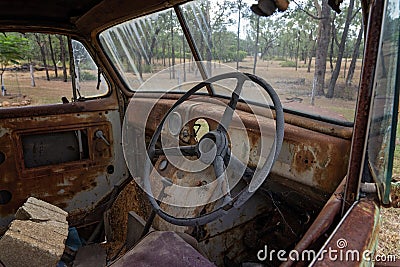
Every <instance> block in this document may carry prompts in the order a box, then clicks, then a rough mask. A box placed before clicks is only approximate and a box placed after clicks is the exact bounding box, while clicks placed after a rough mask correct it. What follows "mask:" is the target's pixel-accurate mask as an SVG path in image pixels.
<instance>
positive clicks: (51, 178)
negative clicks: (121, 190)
mask: <svg viewBox="0 0 400 267" xmlns="http://www.w3.org/2000/svg"><path fill="white" fill-rule="evenodd" d="M98 102H100V103H94V102H92V103H90V101H89V102H87V103H79V105H78V106H81V107H83V106H84V107H85V108H81V110H84V111H82V112H76V111H73V110H75V109H76V104H78V103H70V104H60V105H52V106H50V107H47V113H48V115H42V114H41V115H36V114H35V113H36V111H38V113H42V112H41V111H43V107H28V108H23V109H24V111H25V112H24V115H23V116H21V111H22V110H21V109H8V110H1V112H0V114H1V113H3V114H4V113H5V112H4V111H7V113H8V114H7V115H6V114H4V115H6V116H1V115H0V116H1V118H2V119H1V120H0V122H1V124H0V125H1V126H0V152H1V153H2V154H4V161H3V162H2V163H0V173H1V179H0V191H1V192H3V193H1V192H0V198H2V199H4V201H0V203H3V204H0V225H1V226H3V227H4V226H6V225H7V224H8V223H9V221H10V220H11V219H12V216H13V214H14V213H15V212H16V210H17V209H18V207H19V206H20V205H22V204H23V202H24V201H25V200H26V199H27V198H28V197H29V196H34V197H37V198H40V199H43V200H45V201H48V202H50V203H52V204H55V205H57V206H59V207H61V208H63V209H65V210H66V211H68V212H69V213H70V217H69V221H70V224H72V225H74V224H78V223H82V219H83V218H84V217H85V214H86V213H87V212H88V211H91V210H93V209H94V208H95V207H96V206H97V205H98V204H99V203H100V202H101V201H102V200H103V199H104V198H105V197H106V196H107V195H108V194H109V193H110V192H111V191H112V189H113V187H114V185H115V184H118V183H119V182H121V181H123V180H125V178H126V177H127V176H128V172H127V169H126V167H125V161H124V159H123V155H122V148H121V116H120V113H119V111H118V109H117V107H118V106H117V102H116V101H115V104H112V102H114V101H110V100H107V99H104V100H98ZM101 102H103V105H101ZM65 105H70V107H66V106H65ZM60 110H62V111H63V112H62V113H63V114H59V113H60V112H59V111H60ZM68 110H71V112H66V111H68ZM13 111H15V113H13ZM10 114H14V115H16V116H11V115H10ZM18 115H20V116H18ZM7 117H8V118H7ZM99 133H102V135H100V134H99ZM102 136H103V138H102ZM10 196H11V198H10ZM5 200H9V202H8V203H6V202H7V201H5ZM86 223H89V222H86Z"/></svg>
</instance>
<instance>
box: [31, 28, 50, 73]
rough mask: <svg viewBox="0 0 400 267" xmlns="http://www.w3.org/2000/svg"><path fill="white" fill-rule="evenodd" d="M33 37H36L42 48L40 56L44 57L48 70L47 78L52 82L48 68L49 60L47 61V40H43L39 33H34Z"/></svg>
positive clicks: (44, 63)
mask: <svg viewBox="0 0 400 267" xmlns="http://www.w3.org/2000/svg"><path fill="white" fill-rule="evenodd" d="M33 35H34V36H35V39H36V42H37V44H38V46H39V48H40V54H41V56H42V61H43V65H44V69H45V70H46V78H47V80H48V81H50V76H49V68H48V66H47V60H46V40H45V39H43V40H42V39H41V35H40V34H39V33H34V34H33Z"/></svg>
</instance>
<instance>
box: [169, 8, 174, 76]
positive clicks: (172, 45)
mask: <svg viewBox="0 0 400 267" xmlns="http://www.w3.org/2000/svg"><path fill="white" fill-rule="evenodd" d="M170 14H171V21H170V22H171V56H172V79H175V45H174V25H173V23H172V22H173V17H172V14H173V13H172V10H171V13H170Z"/></svg>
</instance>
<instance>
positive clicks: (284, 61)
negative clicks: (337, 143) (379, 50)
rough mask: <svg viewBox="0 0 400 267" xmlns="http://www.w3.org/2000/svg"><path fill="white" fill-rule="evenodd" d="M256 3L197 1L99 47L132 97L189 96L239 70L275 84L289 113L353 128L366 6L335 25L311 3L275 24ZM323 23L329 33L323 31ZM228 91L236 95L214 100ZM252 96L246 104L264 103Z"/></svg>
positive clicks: (116, 31) (108, 36) (119, 32)
mask: <svg viewBox="0 0 400 267" xmlns="http://www.w3.org/2000/svg"><path fill="white" fill-rule="evenodd" d="M252 4H254V2H253V1H243V0H241V1H227V0H219V1H194V2H190V3H187V4H184V5H181V6H180V7H178V8H176V9H175V10H174V9H167V10H164V11H161V12H158V13H155V14H151V15H148V16H144V17H141V18H137V19H134V20H131V21H127V22H125V23H122V24H120V25H116V26H114V27H112V28H109V29H107V30H106V31H104V32H102V33H101V34H100V40H101V43H102V45H103V48H104V49H105V50H106V53H107V54H108V56H109V57H110V59H111V60H112V62H113V64H114V65H115V68H116V69H117V70H118V71H119V72H120V74H121V77H122V78H123V79H124V80H125V82H126V83H127V84H128V86H129V87H130V89H131V90H132V91H136V90H138V89H139V88H141V89H143V88H146V89H145V90H144V91H158V92H163V91H164V92H165V91H168V90H170V89H171V88H174V90H177V91H182V90H189V89H190V88H191V86H190V85H191V84H192V85H193V84H195V83H194V82H195V81H201V80H205V79H207V78H208V77H212V76H213V75H216V74H220V73H224V72H232V71H240V72H246V73H252V74H256V75H257V76H259V77H262V78H263V79H264V80H265V81H267V82H268V83H269V84H271V85H272V87H273V88H274V89H275V90H276V91H277V92H278V94H279V96H280V98H281V100H282V103H283V105H284V108H286V109H287V110H292V111H294V112H300V113H302V114H309V115H311V116H312V117H314V118H317V119H323V120H329V121H333V122H337V123H340V124H344V125H351V123H352V122H353V120H354V112H355V102H356V98H357V88H358V83H359V78H360V69H361V65H362V53H361V52H360V51H362V50H363V47H362V46H363V29H362V27H361V26H362V25H361V12H360V9H361V7H360V6H358V5H359V4H360V3H359V2H358V3H355V4H354V5H353V6H351V5H350V6H349V5H344V6H343V8H344V9H346V12H342V13H341V14H335V15H334V16H333V17H332V19H329V18H328V17H329V16H324V12H325V13H326V12H328V13H329V12H330V11H329V10H325V9H321V8H320V6H319V5H314V4H311V3H309V1H298V2H296V3H295V4H294V5H291V6H290V7H289V10H288V12H285V13H280V12H278V13H275V14H273V15H272V16H270V17H263V16H258V15H256V14H255V13H254V12H252V8H251V6H252ZM347 10H348V11H350V12H347ZM349 13H350V14H351V16H347V14H349ZM178 15H182V16H178ZM178 18H182V19H178ZM319 18H321V19H319ZM319 24H324V25H325V27H322V28H323V29H324V30H321V31H318V30H317V29H319V28H321V27H319ZM185 27H186V28H187V29H188V31H187V32H185V31H184V30H183V29H185ZM331 33H332V34H331ZM188 39H189V40H191V41H193V42H192V43H193V46H192V48H191V47H190V46H189V43H191V42H188V41H187V40H188ZM199 61H202V62H201V63H200V62H199ZM159 72H163V75H160V74H159V75H157V76H154V79H150V78H151V77H152V76H153V75H154V74H156V73H159ZM149 80H151V83H150V84H149V83H148V81H149ZM143 84H145V85H143ZM183 84H187V86H182V85H183ZM223 86H228V87H229V86H230V85H229V83H226V84H224V85H223ZM249 86H251V85H249ZM139 90H140V89H139ZM201 92H202V93H207V91H206V90H202V91H201ZM224 92H229V90H228V91H227V90H220V89H219V88H212V92H211V93H214V94H216V95H223V96H226V95H227V93H224ZM252 92H255V91H254V90H253V91H252V90H247V92H246V90H244V93H243V95H242V96H241V97H243V98H244V100H247V101H249V102H256V103H257V102H258V99H259V98H258V96H257V94H256V93H254V94H256V95H253V93H252ZM260 104H261V103H260Z"/></svg>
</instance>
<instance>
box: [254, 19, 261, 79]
mask: <svg viewBox="0 0 400 267" xmlns="http://www.w3.org/2000/svg"><path fill="white" fill-rule="evenodd" d="M259 36H260V16H257V26H256V43H255V45H254V65H253V74H254V75H255V74H256V66H257V57H258V39H259Z"/></svg>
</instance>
